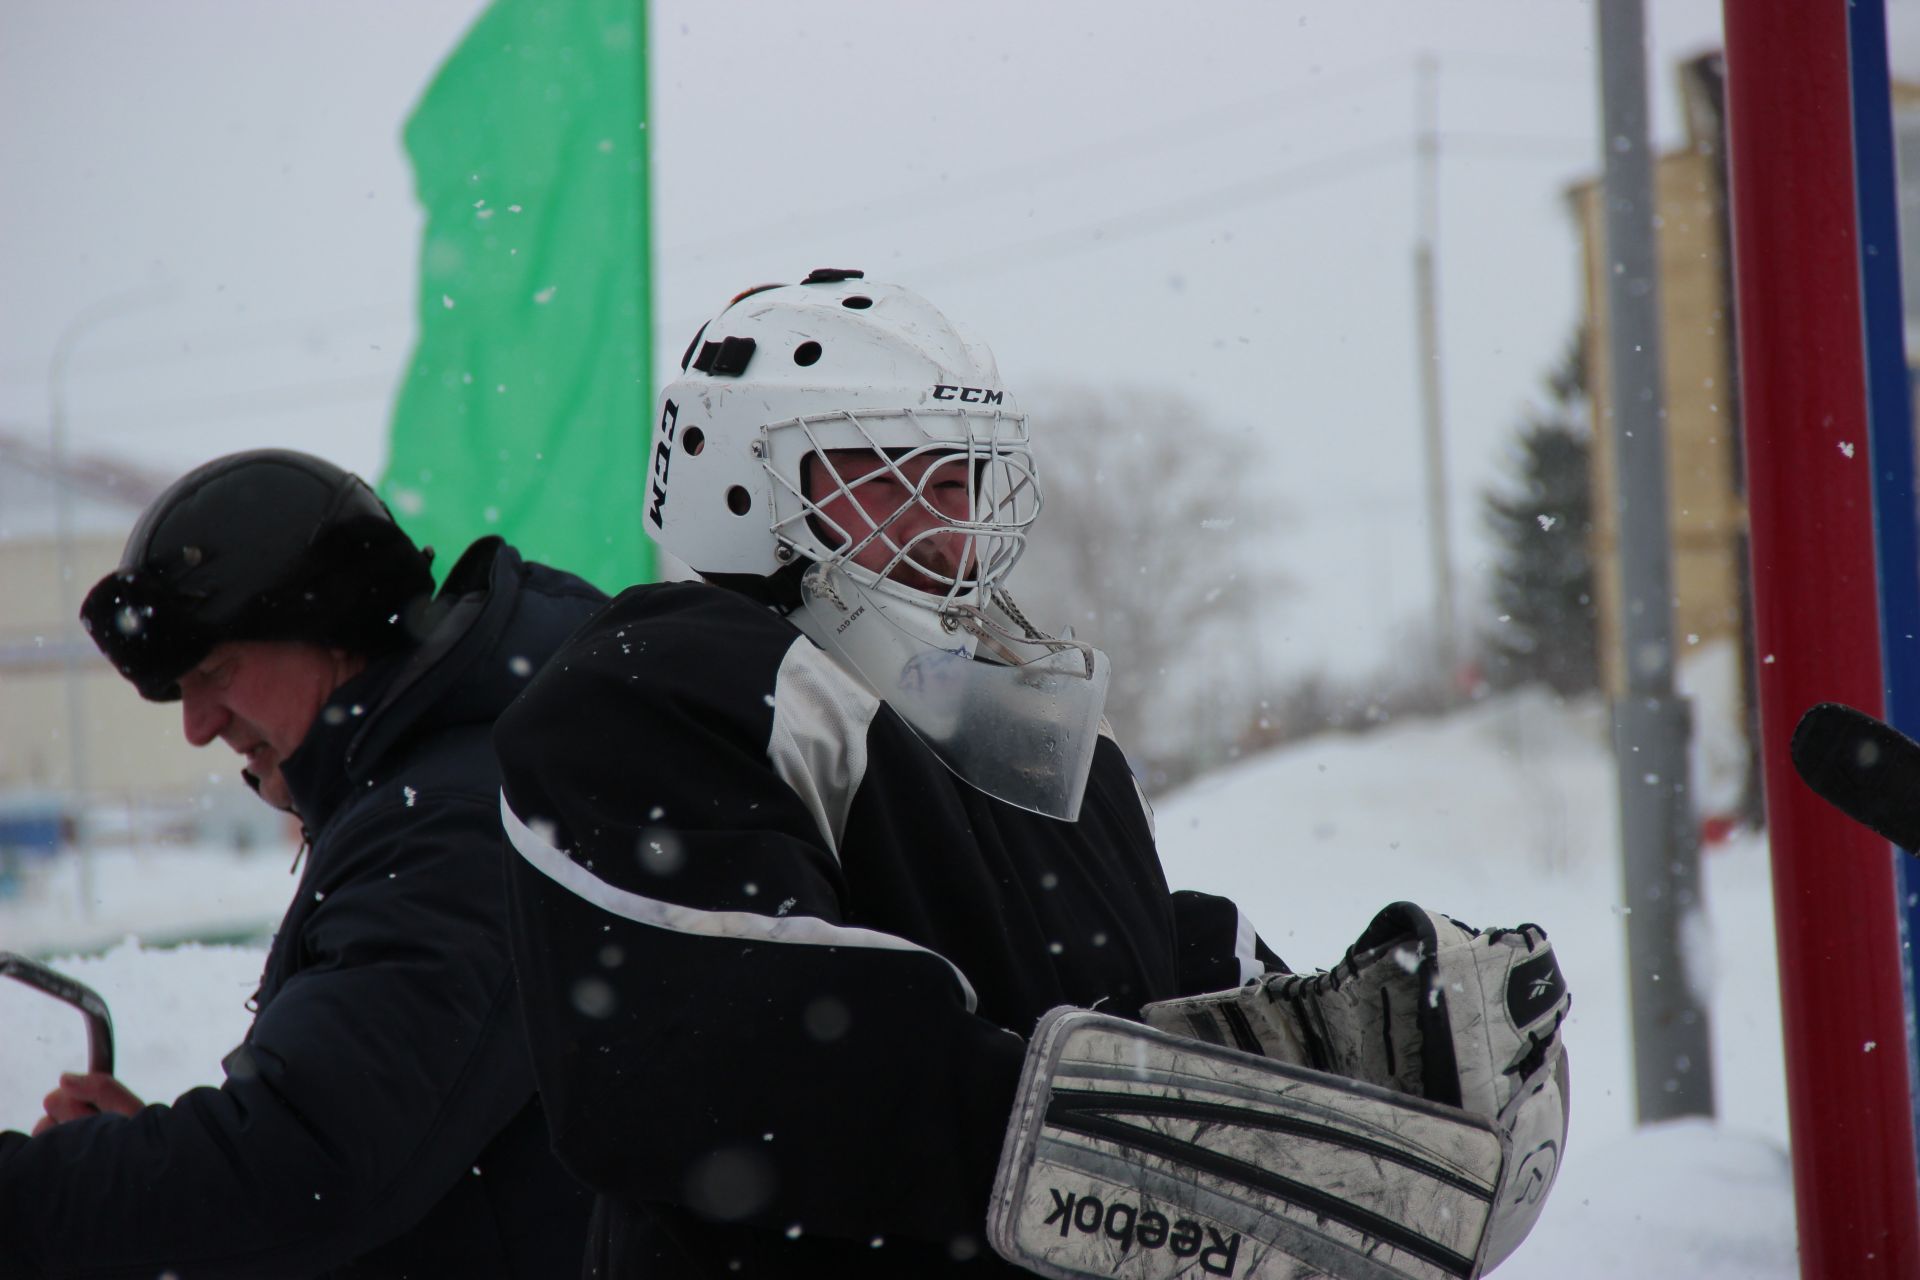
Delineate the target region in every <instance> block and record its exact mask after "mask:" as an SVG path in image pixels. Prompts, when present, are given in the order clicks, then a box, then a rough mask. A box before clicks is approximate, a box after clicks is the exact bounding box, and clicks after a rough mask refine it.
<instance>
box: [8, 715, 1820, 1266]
mask: <svg viewBox="0 0 1920 1280" xmlns="http://www.w3.org/2000/svg"><path fill="white" fill-rule="evenodd" d="M1603 742H1604V733H1603V722H1602V720H1601V717H1600V713H1599V712H1598V710H1597V709H1594V708H1591V707H1589V708H1585V709H1582V710H1575V711H1572V712H1568V711H1565V710H1562V709H1559V708H1557V707H1555V706H1554V705H1553V704H1552V703H1551V702H1550V701H1549V700H1547V699H1545V698H1541V697H1532V696H1521V697H1517V698H1505V699H1500V700H1496V701H1492V702H1489V703H1486V704H1483V705H1480V706H1477V707H1475V708H1472V709H1470V710H1468V711H1466V712H1463V713H1461V714H1460V715H1457V716H1454V717H1452V718H1451V719H1448V720H1445V721H1427V722H1410V723H1406V724H1402V725H1396V726H1391V727H1388V728H1385V729H1382V730H1380V731H1378V732H1375V733H1373V734H1369V735H1366V736H1364V737H1327V738H1321V739H1315V740H1313V741H1310V742H1306V743H1302V744H1299V745H1296V746H1294V747H1292V748H1290V749H1287V750H1284V751H1280V752H1275V753H1273V754H1270V755H1265V756H1262V757H1260V758H1258V759H1254V760H1249V761H1245V762H1243V763H1242V764H1240V765H1238V766H1237V767H1234V768H1231V769H1227V770H1224V771H1222V772H1219V773H1216V774H1213V775H1210V776H1209V777H1207V778H1205V779H1203V780H1201V781H1200V782H1198V783H1196V784H1194V785H1193V786H1191V787H1189V788H1187V789H1186V790H1184V791H1182V792H1180V793H1179V794H1177V795H1175V796H1173V797H1171V798H1169V799H1167V800H1166V801H1164V802H1163V803H1162V804H1161V805H1160V806H1159V815H1158V818H1159V836H1160V843H1161V848H1162V852H1163V855H1164V858H1165V861H1166V863H1167V869H1168V875H1169V878H1170V879H1171V880H1172V881H1173V883H1174V884H1175V885H1176V886H1178V887H1193V888H1205V889H1208V890H1211V891H1214V892H1220V893H1226V894H1230V895H1232V896H1233V897H1234V898H1235V899H1236V900H1238V901H1239V902H1240V903H1241V905H1242V907H1243V909H1244V910H1245V911H1246V912H1247V914H1248V915H1249V916H1251V917H1252V918H1253V919H1254V920H1255V922H1256V923H1257V924H1258V925H1259V926H1260V928H1261V931H1262V933H1263V934H1264V935H1265V937H1266V938H1267V939H1268V941H1269V942H1271V943H1272V944H1273V945H1274V946H1275V948H1276V949H1277V950H1279V951H1280V953H1281V954H1282V955H1283V956H1285V957H1286V958H1287V960H1288V961H1289V962H1290V963H1291V964H1292V965H1293V966H1294V967H1295V968H1315V967H1320V966H1325V965H1328V964H1331V963H1332V962H1333V961H1334V960H1335V959H1337V958H1338V957H1339V956H1340V954H1341V953H1342V952H1343V951H1344V950H1345V948H1346V946H1347V944H1348V943H1349V942H1351V941H1352V940H1353V938H1354V936H1355V935H1356V934H1358V933H1359V931H1360V930H1361V928H1362V927H1364V926H1365V924H1366V923H1367V921H1368V920H1369V919H1370V918H1371V917H1372V915H1373V913H1374V912H1375V911H1376V910H1377V909H1378V908H1379V907H1381V906H1383V905H1384V904H1386V903H1387V902H1389V901H1392V900H1395V899H1398V898H1408V899H1412V900H1414V901H1417V902H1420V903H1422V904H1425V905H1428V906H1431V907H1434V908H1437V909H1440V910H1443V911H1446V912H1448V913H1449V914H1452V915H1455V916H1457V917H1459V918H1461V919H1463V920H1466V921H1469V922H1471V923H1474V924H1480V925H1489V924H1513V923H1517V922H1520V921H1522V920H1532V921H1537V922H1538V923H1540V924H1542V925H1544V926H1545V927H1546V928H1547V930H1548V931H1549V932H1550V933H1551V934H1552V936H1553V940H1554V944H1555V947H1556V950H1557V952H1558V954H1559V957H1560V961H1561V965H1562V967H1563V969H1564V970H1565V972H1566V976H1567V980H1568V983H1569V985H1570V986H1571V988H1572V990H1573V993H1574V1003H1573V1013H1572V1016H1571V1019H1570V1020H1569V1023H1568V1026H1567V1030H1566V1036H1567V1044H1568V1047H1569V1053H1570V1055H1571V1063H1572V1068H1573V1117H1572V1128H1571V1131H1570V1134H1569V1141H1568V1151H1567V1158H1566V1163H1565V1165H1564V1166H1563V1168H1562V1171H1561V1175H1560V1181H1559V1184H1558V1186H1557V1187H1556V1188H1555V1191H1554V1194H1553V1197H1552V1199H1551V1200H1550V1201H1549V1203H1548V1206H1547V1209H1546V1212H1545V1214H1544V1215H1543V1217H1542V1219H1541V1221H1540V1224H1539V1226H1538V1227H1537V1228H1536V1230H1535V1231H1534V1233H1533V1236H1532V1237H1531V1238H1530V1239H1529V1240H1528V1241H1527V1243H1526V1244H1525V1245H1523V1246H1522V1247H1521V1249H1520V1251H1519V1252H1518V1253H1516V1254H1515V1255H1514V1257H1513V1258H1512V1259H1511V1260H1509V1261H1508V1262H1507V1263H1506V1265H1505V1266H1503V1267H1502V1268H1501V1269H1500V1271H1499V1274H1500V1275H1501V1276H1502V1277H1505V1278H1508V1280H1521V1278H1523V1277H1539V1278H1546V1277H1551V1278H1552V1280H1587V1278H1589V1277H1591V1278H1593V1280H1599V1278H1600V1277H1607V1278H1609V1280H1611V1278H1613V1277H1621V1276H1653V1275H1674V1276H1681V1275H1684V1276H1689V1277H1708V1278H1712V1280H1722V1278H1724V1280H1736V1278H1738V1280H1770V1278H1773V1277H1779V1278H1781V1280H1784V1278H1786V1277H1790V1276H1793V1275H1796V1274H1797V1271H1798V1267H1797V1262H1796V1258H1795V1251H1794V1226H1793V1198H1792V1181H1791V1176H1790V1173H1789V1169H1788V1163H1787V1130H1786V1101H1785V1086H1784V1072H1783V1067H1782V1061H1781V1049H1780V1018H1779V1006H1778V1000H1777V994H1776V985H1775V983H1776V973H1775V961H1774V931H1773V910H1772V903H1771V895H1770V891H1769V881H1768V873H1767V861H1766V849H1765V845H1764V842H1763V841H1762V840H1761V839H1759V838H1757V837H1755V836H1752V835H1748V836H1744V837H1739V838H1736V839H1735V840H1734V841H1732V842H1731V843H1729V844H1728V845H1725V846H1723V847H1720V848H1717V849H1713V850H1710V851H1709V852H1708V853H1707V854H1706V855H1705V865H1706V891H1707V901H1708V915H1709V918H1710V922H1711V927H1712V946H1711V952H1712V957H1711V959H1712V963H1711V964H1709V965H1707V966H1703V967H1706V968H1708V969H1709V970H1710V972H1709V973H1708V974H1706V975H1704V981H1705V983H1706V985H1707V986H1708V988H1709V990H1710V992H1711V999H1712V1017H1713V1042H1714V1082H1715V1088H1716V1093H1717V1097H1718V1102H1719V1116H1718V1119H1717V1120H1716V1121H1715V1122H1712V1123H1709V1122H1705V1121H1687V1122H1676V1123H1670V1124H1666V1125H1659V1126H1652V1127H1646V1128H1636V1126H1635V1124H1634V1114H1633V1091H1632V1062H1631V1057H1630V1044H1629V1041H1628V1027H1629V1018H1628V1009H1627V997H1626V990H1625V974H1626V958H1625V942H1624V929H1623V925H1622V920H1621V909H1620V897H1621V891H1620V887H1619V873H1618V869H1617V860H1616V857H1615V851H1614V843H1613V842H1614V838H1615V825H1616V816H1615V804H1616V800H1615V794H1614V783H1613V775H1612V767H1611V763H1610V760H1609V758H1608V756H1607V754H1606V751H1605V749H1604V745H1603ZM286 867H287V860H286V859H284V858H282V857H280V856H277V855H275V854H256V855H253V856H252V857H249V858H244V859H236V858H234V857H233V856H232V855H228V854H224V853H220V852H217V851H211V850H193V851H180V852H175V853H162V852H149V853H146V854H142V855H126V857H125V859H124V862H123V863H115V862H114V860H112V859H103V861H102V864H101V865H100V866H99V867H98V868H97V869H96V870H97V873H98V884H99V894H100V897H101V899H102V901H101V904H100V906H99V908H98V909H97V910H96V912H95V915H94V918H93V919H92V920H85V919H83V918H81V917H80V916H79V914H78V912H77V910H75V909H74V908H73V907H72V905H71V904H74V903H77V889H76V888H75V886H74V884H73V882H71V881H70V880H69V881H65V882H62V883H58V884H53V885H49V886H46V888H47V889H48V890H49V891H50V892H52V893H53V898H52V899H51V902H50V905H48V904H45V903H43V905H41V906H39V907H34V906H32V905H31V904H26V903H21V902H17V901H16V902H12V903H0V948H5V947H12V948H15V949H21V950H28V951H34V952H39V953H43V954H45V953H52V952H58V951H60V950H61V949H62V947H63V940H69V939H70V940H71V941H70V942H65V944H64V945H66V946H67V948H68V949H71V950H80V949H84V948H89V947H93V946H95V945H97V944H98V942H99V941H100V938H101V935H102V933H103V932H105V931H109V930H117V931H118V934H128V933H131V934H136V935H139V936H140V937H141V938H143V939H144V938H153V937H163V936H165V937H179V936H184V935H185V934H187V933H190V932H192V931H193V930H194V929H196V928H200V927H201V926H202V925H207V926H212V925H214V924H216V923H217V922H220V921H225V922H226V924H225V925H222V926H220V927H209V928H205V929H203V930H202V932H203V935H204V933H228V932H234V931H237V930H236V929H234V928H233V927H232V926H234V925H235V924H236V922H240V921H244V920H249V919H251V920H256V921H259V922H261V923H270V922H271V920H272V919H273V918H274V917H276V916H277V915H278V912H279V909H280V907H281V905H283V904H284V903H285V901H286V899H287V897H288V896H289V895H290V894H291V892H292V881H291V879H289V878H288V876H287V875H286ZM63 874H65V873H63ZM118 934H110V936H118ZM262 958H263V952H262V949H261V947H260V946H259V945H257V944H255V945H243V946H199V945H188V946H181V947H176V948H171V949H164V950H162V949H154V948H153V947H152V946H150V945H146V944H145V943H143V942H141V941H135V940H127V941H124V942H121V943H120V944H118V945H116V946H114V947H112V949H110V950H108V951H106V952H105V953H104V954H99V955H91V956H87V957H85V958H79V959H65V960H61V961H60V962H59V964H60V967H61V968H63V969H65V970H66V971H68V972H70V973H72V974H73V975H74V976H75V977H78V978H80V979H81V980H82V981H85V982H88V983H90V984H92V985H94V986H95V987H96V988H98V989H99V990H100V992H101V993H102V994H103V995H104V996H106V998H107V1000H108V1001H109V1003H110V1004H111V1005H112V1007H113V1011H114V1018H115V1023H116V1029H117V1032H118V1038H119V1046H120V1063H121V1075H122V1077H123V1079H125V1080H126V1082H127V1083H128V1085H129V1086H130V1087H131V1088H133V1089H134V1091H135V1092H137V1093H139V1094H141V1096H143V1097H148V1098H155V1099H166V1098H171V1097H173V1096H174V1095H176V1094H177V1093H179V1092H180V1091H181V1090H183V1089H185V1088H188V1087H191V1086H192V1085H195V1084H200V1083H209V1082H217V1081H218V1080H219V1078H220V1072H219V1061H220V1058H221V1057H222V1055H224V1054H225V1052H226V1051H227V1050H228V1049H229V1048H231V1047H232V1046H233V1044H234V1043H236V1042H237V1041H238V1039H239V1037H240V1035H241V1034H242V1033H243V1032H244V1030H245V1028H246V1025H247V1021H248V1016H249V1015H248V1014H247V1011H246V1008H245V1000H246V998H247V996H248V995H249V994H250V993H251V992H252V990H253V986H254V983H255V981H256V980H257V978H258V976H259V970H260V965H261V961H262ZM4 985H5V986H7V987H9V988H12V987H13V986H14V984H4ZM0 1027H5V1028H7V1029H8V1032H9V1034H7V1035H4V1036H0V1127H24V1126H26V1125H29V1124H30V1123H31V1122H32V1120H33V1118H34V1116H35V1115H36V1114H37V1113H38V1098H39V1096H40V1095H41V1094H42V1093H44V1092H45V1091H46V1090H47V1089H48V1088H50V1087H52V1084H53V1082H54V1074H55V1072H56V1071H58V1070H61V1069H70V1068H75V1067H77V1066H78V1065H79V1064H80V1063H81V1062H82V1061H83V1059H84V1037H83V1035H82V1029H81V1024H80V1020H79V1018H78V1017H77V1016H75V1015H73V1014H71V1013H70V1012H68V1011H67V1010H65V1009H64V1008H62V1007H60V1006H58V1005H55V1004H53V1002H51V1001H49V1000H46V999H45V998H44V997H39V996H36V995H34V994H33V993H31V992H28V991H26V990H25V989H24V988H16V989H12V990H0Z"/></svg>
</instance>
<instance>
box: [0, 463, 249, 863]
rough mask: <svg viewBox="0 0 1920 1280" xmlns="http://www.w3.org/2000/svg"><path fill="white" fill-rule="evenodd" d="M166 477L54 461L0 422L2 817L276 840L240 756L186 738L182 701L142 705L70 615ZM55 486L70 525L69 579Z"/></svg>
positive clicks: (97, 833) (111, 838)
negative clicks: (56, 817) (246, 781)
mask: <svg viewBox="0 0 1920 1280" xmlns="http://www.w3.org/2000/svg"><path fill="white" fill-rule="evenodd" d="M171 479H172V477H170V476H158V475H155V474H153V473H151V472H148V471H143V470H141V469H139V468H136V467H132V466H129V465H126V464H123V463H117V462H111V461H106V460H102V459H99V458H70V459H68V460H67V462H66V463H65V465H64V466H61V467H56V465H55V464H54V461H53V457H52V455H51V452H50V451H49V449H48V447H47V445H46V444H44V443H42V442H41V441H38V440H34V439H31V438H29V437H27V436H25V435H23V434H19V433H13V432H6V431H0V600H4V601H5V602H6V606H5V608H4V609H0V813H5V812H9V811H11V812H18V811H20V810H22V809H27V808H33V809H39V810H45V809H48V808H53V809H57V810H58V811H59V812H60V813H62V814H63V815H66V816H67V818H68V820H69V822H71V821H72V820H74V818H75V815H81V814H84V815H86V820H87V823H88V830H89V834H90V835H91V836H93V837H95V838H96V839H97V840H99V841H101V842H117V841H119V840H122V839H124V840H130V841H132V842H135V843H145V842H149V841H151V840H153V839H156V838H158V837H161V836H164V835H172V836H175V837H178V836H182V835H186V836H189V837H192V838H208V839H215V840H219V841H221V842H228V841H233V842H249V841H250V842H255V843H258V842H261V841H262V840H264V839H269V838H278V836H279V832H280V828H281V827H282V826H283V825H284V824H283V820H282V819H281V818H280V817H278V816H277V815H275V814H273V813H272V811H271V810H268V809H267V808H266V807H265V806H264V805H261V804H260V803H259V802H258V801H257V800H255V799H254V798H253V797H252V796H251V795H250V794H248V793H247V791H246V790H245V788H244V787H243V786H242V785H241V783H240V780H239V762H238V758H237V757H234V756H232V755H231V754H230V753H226V752H224V751H223V750H222V749H221V748H218V747H213V748H209V749H208V750H205V751H196V750H195V749H193V748H192V747H189V746H188V745H187V744H186V742H185V740H184V739H183V738H182V737H181V734H180V708H179V707H178V705H175V704H165V705H157V704H153V703H148V702H145V701H142V700H141V698H140V697H139V695H137V694H136V693H135V692H134V691H133V688H132V686H130V685H129V684H127V683H126V681H124V680H122V679H121V678H120V676H119V675H118V673H116V672H115V671H114V670H113V668H112V667H111V666H109V665H108V664H107V662H106V661H105V660H104V659H103V658H102V657H101V656H100V653H99V651H98V650H97V649H95V648H94V646H93V642H92V641H91V640H89V639H88V638H87V635H86V632H85V631H84V630H83V629H82V627H81V626H80V623H79V620H78V617H77V612H78V610H79V607H80V601H81V600H82V599H83V598H84V597H85V595H86V592H87V589H88V588H89V587H91V586H92V585H93V583H94V582H96V581H97V580H98V579H99V578H100V577H101V575H103V574H105V573H107V572H108V571H109V570H111V569H113V568H114V566H115V565H117V564H118V563H119V560H120V549H121V547H122V545H123V544H124V543H125V542H126V538H127V534H128V532H129V531H130V530H131V529H132V527H133V522H134V520H135V519H136V518H137V517H138V516H139V514H140V512H141V510H142V509H144V508H145V506H146V505H147V503H148V502H149V501H150V500H152V499H153V498H154V497H155V496H156V495H158V494H159V492H160V491H161V489H163V488H164V487H165V486H166V484H167V483H168V481H169V480H171ZM62 490H64V492H65V494H66V498H67V504H68V505H67V510H68V520H69V524H68V528H69V532H70V536H69V538H68V543H69V548H70V549H69V553H68V554H69V558H70V563H69V564H68V565H67V567H66V570H65V578H66V584H65V586H64V588H63V586H62V577H63V570H62V555H61V546H60V543H61V539H60V536H59V533H60V529H59V525H60V515H59V507H58V497H59V495H60V493H61V491H62ZM76 713H77V715H76ZM76 720H77V726H76ZM76 727H77V730H78V739H79V743H80V748H81V760H80V765H79V768H78V770H77V776H76V769H75V760H74V751H73V749H72V746H71V743H72V741H73V735H74V732H75V729H76ZM256 810H257V812H255V811H256Z"/></svg>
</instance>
